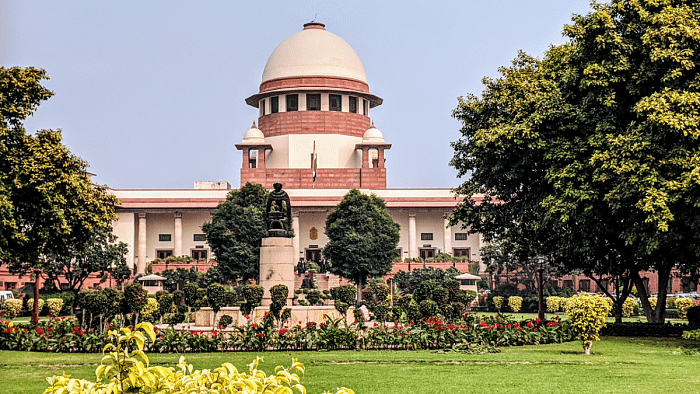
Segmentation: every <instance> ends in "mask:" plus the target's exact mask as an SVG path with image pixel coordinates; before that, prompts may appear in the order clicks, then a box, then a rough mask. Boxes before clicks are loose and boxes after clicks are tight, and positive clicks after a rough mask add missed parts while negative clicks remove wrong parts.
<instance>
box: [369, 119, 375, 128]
mask: <svg viewBox="0 0 700 394" xmlns="http://www.w3.org/2000/svg"><path fill="white" fill-rule="evenodd" d="M369 128H370V129H376V127H374V121H372V125H371V126H369Z"/></svg>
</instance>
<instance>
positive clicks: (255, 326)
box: [250, 323, 258, 328]
mask: <svg viewBox="0 0 700 394" xmlns="http://www.w3.org/2000/svg"><path fill="white" fill-rule="evenodd" d="M250 326H251V327H253V328H257V327H258V325H257V324H255V323H253V324H251V325H250Z"/></svg>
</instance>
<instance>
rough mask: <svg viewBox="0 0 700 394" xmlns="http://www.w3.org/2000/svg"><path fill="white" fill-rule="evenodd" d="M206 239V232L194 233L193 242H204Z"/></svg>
mask: <svg viewBox="0 0 700 394" xmlns="http://www.w3.org/2000/svg"><path fill="white" fill-rule="evenodd" d="M206 240H207V235H206V234H195V235H194V242H205V241H206Z"/></svg>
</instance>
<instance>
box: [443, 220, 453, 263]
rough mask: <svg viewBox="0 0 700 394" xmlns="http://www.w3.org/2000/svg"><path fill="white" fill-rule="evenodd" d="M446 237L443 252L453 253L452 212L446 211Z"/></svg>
mask: <svg viewBox="0 0 700 394" xmlns="http://www.w3.org/2000/svg"><path fill="white" fill-rule="evenodd" d="M444 227H445V229H444V230H443V232H444V234H443V235H444V238H443V240H444V241H443V248H444V249H443V252H444V253H449V254H452V226H450V213H449V212H445V216H444Z"/></svg>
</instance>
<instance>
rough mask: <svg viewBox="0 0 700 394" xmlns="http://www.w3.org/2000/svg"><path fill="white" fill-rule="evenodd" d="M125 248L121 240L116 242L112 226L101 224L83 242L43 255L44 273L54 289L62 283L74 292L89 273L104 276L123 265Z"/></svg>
mask: <svg viewBox="0 0 700 394" xmlns="http://www.w3.org/2000/svg"><path fill="white" fill-rule="evenodd" d="M127 248H128V247H127V245H126V244H125V243H124V242H117V237H116V236H115V235H114V234H113V233H112V226H108V227H100V228H97V229H96V230H95V231H94V232H93V234H92V237H90V238H89V239H88V240H87V241H86V242H85V243H84V244H80V245H71V247H70V248H69V249H68V250H66V251H65V252H64V253H61V254H50V255H47V256H44V259H45V260H44V265H43V269H44V275H46V276H47V277H48V280H49V281H52V282H54V284H55V287H56V288H57V289H60V288H62V287H61V283H65V284H67V290H70V291H73V292H77V291H78V290H79V289H80V288H81V287H82V286H83V284H84V283H85V280H86V279H87V278H88V277H89V276H90V275H91V274H94V273H96V274H99V275H100V276H101V277H102V278H103V279H106V274H108V273H111V272H112V271H113V270H115V269H116V270H118V269H119V267H123V266H124V265H126V253H127V252H128V249H127ZM121 280H122V279H121V278H120V283H119V284H121Z"/></svg>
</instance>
